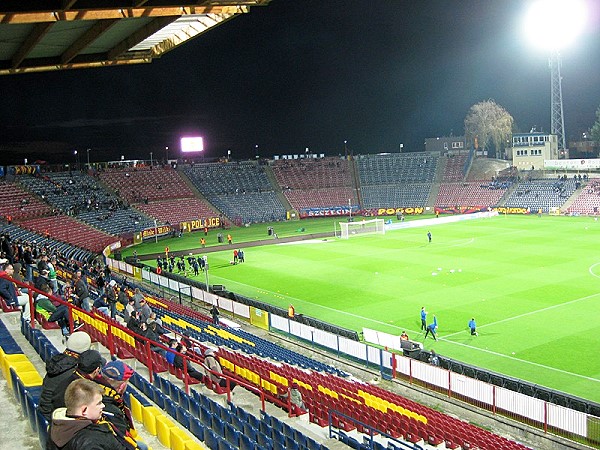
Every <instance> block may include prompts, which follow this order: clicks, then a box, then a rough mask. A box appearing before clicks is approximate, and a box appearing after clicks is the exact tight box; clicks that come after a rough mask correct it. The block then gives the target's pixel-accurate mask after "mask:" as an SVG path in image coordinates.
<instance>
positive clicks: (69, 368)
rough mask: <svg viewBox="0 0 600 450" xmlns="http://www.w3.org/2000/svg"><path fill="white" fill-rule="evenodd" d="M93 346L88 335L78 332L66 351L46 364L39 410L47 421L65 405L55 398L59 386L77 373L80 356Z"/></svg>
mask: <svg viewBox="0 0 600 450" xmlns="http://www.w3.org/2000/svg"><path fill="white" fill-rule="evenodd" d="M91 345H92V340H91V339H90V336H89V335H88V334H87V333H85V332H83V331H76V332H75V333H73V334H72V335H71V336H70V337H69V340H68V341H67V348H66V350H65V351H64V352H63V353H59V354H58V355H54V356H53V357H52V358H50V359H49V360H48V361H47V362H46V376H45V377H44V381H43V383H42V392H41V394H40V405H39V409H40V412H41V413H42V415H43V416H44V417H45V418H46V419H47V420H50V419H51V418H52V412H53V411H54V410H55V409H56V408H58V407H59V406H62V404H63V401H62V400H61V401H60V402H57V399H56V398H55V392H56V390H57V388H58V386H60V385H61V384H63V383H64V381H65V380H66V379H67V378H69V377H70V376H71V375H72V374H73V372H75V369H76V368H77V362H78V359H79V355H80V354H81V353H83V352H85V351H86V350H89V349H90V346H91Z"/></svg>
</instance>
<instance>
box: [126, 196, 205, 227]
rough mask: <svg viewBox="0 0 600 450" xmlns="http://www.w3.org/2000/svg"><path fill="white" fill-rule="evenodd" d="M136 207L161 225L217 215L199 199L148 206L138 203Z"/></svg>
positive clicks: (156, 203)
mask: <svg viewBox="0 0 600 450" xmlns="http://www.w3.org/2000/svg"><path fill="white" fill-rule="evenodd" d="M135 207H136V209H139V210H140V211H141V212H143V213H144V214H145V215H147V216H149V217H154V218H155V219H157V220H158V221H159V222H160V223H169V224H172V225H174V224H178V223H181V222H185V221H188V220H198V219H201V218H206V217H214V216H215V215H216V214H215V212H214V211H213V210H212V209H211V208H210V206H209V205H207V204H206V203H205V202H204V201H202V200H200V199H197V198H175V199H169V200H163V201H154V202H149V203H148V204H145V203H138V204H137V205H136V206H135Z"/></svg>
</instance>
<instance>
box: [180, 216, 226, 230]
mask: <svg viewBox="0 0 600 450" xmlns="http://www.w3.org/2000/svg"><path fill="white" fill-rule="evenodd" d="M220 226H221V219H220V218H219V217H209V218H207V219H198V220H190V221H189V222H181V231H184V232H192V231H196V230H203V229H204V228H219V227H220Z"/></svg>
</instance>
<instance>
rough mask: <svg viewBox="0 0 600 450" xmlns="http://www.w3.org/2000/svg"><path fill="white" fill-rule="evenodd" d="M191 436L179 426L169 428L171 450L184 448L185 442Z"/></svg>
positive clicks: (182, 449) (183, 449)
mask: <svg viewBox="0 0 600 450" xmlns="http://www.w3.org/2000/svg"><path fill="white" fill-rule="evenodd" d="M191 440H192V438H191V437H190V435H188V434H187V433H186V432H185V431H183V430H182V429H181V428H177V427H175V428H173V429H171V450H185V448H186V447H185V444H186V442H188V441H191Z"/></svg>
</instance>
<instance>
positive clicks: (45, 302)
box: [35, 284, 56, 320]
mask: <svg viewBox="0 0 600 450" xmlns="http://www.w3.org/2000/svg"><path fill="white" fill-rule="evenodd" d="M40 290H41V291H42V292H43V294H39V295H38V296H37V298H36V299H35V312H36V313H38V314H40V315H42V316H43V317H44V318H45V319H46V320H48V318H49V317H50V316H51V315H52V314H53V313H54V312H55V311H56V306H54V303H52V302H51V301H50V299H49V298H48V296H49V295H51V294H52V288H51V287H50V285H49V284H45V285H43V286H41V287H40Z"/></svg>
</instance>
